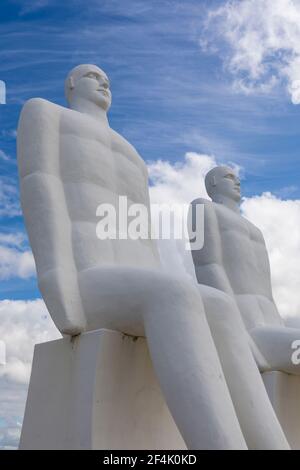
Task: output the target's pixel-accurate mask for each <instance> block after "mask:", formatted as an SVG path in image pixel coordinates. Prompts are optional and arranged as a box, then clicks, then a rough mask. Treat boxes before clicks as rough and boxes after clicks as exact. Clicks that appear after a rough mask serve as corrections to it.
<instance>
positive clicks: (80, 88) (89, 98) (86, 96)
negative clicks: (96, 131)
mask: <svg viewBox="0 0 300 470" xmlns="http://www.w3.org/2000/svg"><path fill="white" fill-rule="evenodd" d="M65 95H66V99H67V101H68V103H69V105H70V107H72V103H74V102H75V101H77V102H78V101H81V102H84V101H85V102H90V103H94V104H95V105H96V106H99V107H100V108H102V109H103V110H104V111H108V109H109V108H110V105H111V92H110V89H109V79H108V77H107V75H106V73H105V72H103V70H101V69H100V68H99V67H97V66H96V65H91V64H83V65H78V66H77V67H75V68H74V69H72V70H71V72H69V74H68V76H67V78H66V81H65Z"/></svg>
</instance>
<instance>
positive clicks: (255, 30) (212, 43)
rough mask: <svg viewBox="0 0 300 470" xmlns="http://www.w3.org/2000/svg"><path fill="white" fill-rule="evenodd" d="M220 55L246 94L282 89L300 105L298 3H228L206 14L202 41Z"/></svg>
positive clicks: (230, 0) (270, 0)
mask: <svg viewBox="0 0 300 470" xmlns="http://www.w3.org/2000/svg"><path fill="white" fill-rule="evenodd" d="M200 45H201V47H202V49H203V50H206V51H208V52H209V51H210V52H212V53H218V54H219V55H220V56H221V57H222V58H223V60H224V64H225V67H226V68H227V69H228V70H229V71H230V72H231V74H232V75H233V77H234V82H233V85H234V87H235V88H236V89H237V90H239V91H242V92H244V93H268V92H270V91H271V90H273V89H274V87H276V86H277V85H280V84H284V85H285V86H286V88H287V91H288V93H289V94H290V97H291V101H292V103H294V104H299V103H300V1H299V0H264V1H261V0H227V1H226V2H225V4H223V5H222V6H220V7H218V8H214V9H211V10H210V11H209V12H208V15H207V18H206V21H205V27H204V30H203V34H202V36H201V39H200Z"/></svg>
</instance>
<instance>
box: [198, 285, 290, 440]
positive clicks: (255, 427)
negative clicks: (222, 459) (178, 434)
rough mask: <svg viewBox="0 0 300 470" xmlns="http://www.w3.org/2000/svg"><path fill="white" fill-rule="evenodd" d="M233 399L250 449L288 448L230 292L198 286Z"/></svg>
mask: <svg viewBox="0 0 300 470" xmlns="http://www.w3.org/2000/svg"><path fill="white" fill-rule="evenodd" d="M198 287H199V291H200V293H201V296H202V300H203V302H204V306H205V312H206V318H207V320H208V323H209V326H210V330H211V333H212V336H213V339H214V342H215V345H216V348H217V351H218V354H219V358H220V361H221V364H222V368H223V372H224V375H225V378H226V381H227V385H228V388H229V391H230V394H231V398H232V401H233V403H234V407H235V410H236V413H237V417H238V419H239V422H240V426H241V429H242V431H243V434H244V437H245V440H246V443H247V445H248V447H249V449H288V448H289V445H288V443H287V441H286V438H285V436H284V433H283V431H282V429H281V426H280V424H279V422H278V420H277V417H276V415H275V413H274V410H273V408H272V406H271V403H270V401H269V398H268V395H267V392H266V390H265V387H264V384H263V381H262V379H261V375H260V373H259V370H258V367H257V365H256V363H255V360H254V358H253V355H252V352H251V349H250V346H249V336H248V333H247V331H246V328H245V326H244V324H243V322H242V319H241V316H240V313H239V310H238V308H237V306H236V304H235V302H234V300H233V299H231V297H229V296H228V295H227V294H225V293H223V292H221V291H219V290H217V289H214V288H211V287H208V286H202V285H198Z"/></svg>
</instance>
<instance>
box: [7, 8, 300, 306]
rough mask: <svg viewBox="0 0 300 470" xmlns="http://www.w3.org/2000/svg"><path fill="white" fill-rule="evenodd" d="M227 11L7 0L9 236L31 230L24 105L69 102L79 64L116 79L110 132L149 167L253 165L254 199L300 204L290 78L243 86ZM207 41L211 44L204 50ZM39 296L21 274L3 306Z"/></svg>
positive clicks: (298, 113)
mask: <svg viewBox="0 0 300 470" xmlns="http://www.w3.org/2000/svg"><path fill="white" fill-rule="evenodd" d="M284 1H285V0H284ZM225 4H226V2H225V1H214V0H209V1H199V0H185V1H184V2H182V1H177V0H159V1H158V0H157V1H156V0H152V1H151V0H150V1H149V0H147V1H144V0H130V1H125V0H122V1H121V0H118V1H115V0H108V1H106V0H101V1H99V0H90V1H89V2H86V1H82V0H72V1H68V2H61V1H56V0H30V1H26V2H24V1H21V0H2V2H1V19H0V34H1V47H0V58H1V60H0V80H3V81H5V83H6V86H7V104H6V105H0V171H1V185H2V186H1V187H0V189H1V188H2V189H1V193H2V194H1V193H0V194H1V201H0V202H1V204H2V206H3V207H4V209H3V210H2V211H1V215H2V217H1V226H0V232H2V233H12V232H13V233H14V232H22V231H24V227H23V221H22V217H21V214H19V213H18V207H17V204H18V197H17V193H16V189H15V188H16V187H17V167H16V148H15V147H16V139H15V136H16V128H17V122H18V117H19V113H20V110H21V107H22V105H23V103H24V102H25V101H26V100H28V99H29V98H32V97H36V96H40V97H43V98H45V99H48V100H51V101H54V102H56V103H60V104H65V100H64V96H63V81H64V78H65V76H66V74H67V72H68V71H69V70H70V69H71V68H72V67H73V66H75V65H77V64H79V63H95V64H97V65H99V66H100V67H101V68H103V69H104V70H105V71H106V72H107V74H108V75H109V77H110V79H111V84H112V93H113V106H112V108H111V111H110V123H111V126H112V127H113V128H115V129H116V130H117V131H119V132H120V133H122V134H123V135H124V136H125V137H126V138H127V139H128V140H130V142H131V143H133V145H135V146H136V148H137V149H138V151H139V152H140V154H141V155H142V156H143V158H144V159H145V160H147V161H149V160H157V159H162V160H168V161H170V162H173V163H174V162H176V161H177V162H180V161H182V160H183V158H184V155H185V153H186V152H188V151H193V152H198V153H206V154H209V155H211V154H213V155H215V157H216V158H217V160H218V162H225V161H226V162H228V161H231V162H234V163H235V164H238V165H240V166H241V167H242V168H243V175H244V176H245V180H244V184H243V192H244V195H246V196H252V195H255V194H260V193H262V192H263V191H271V192H272V193H273V194H275V195H278V196H281V197H283V198H285V197H287V198H290V199H297V198H299V197H300V189H299V174H300V163H299V161H300V159H299V143H300V137H299V120H300V119H299V118H300V107H299V106H296V105H294V104H292V102H291V100H290V97H289V94H288V92H287V89H286V86H285V83H284V80H281V81H279V83H277V84H276V86H275V87H274V88H273V89H272V90H271V91H269V92H268V93H263V92H261V89H262V87H261V89H259V88H257V92H256V93H248V92H247V93H243V92H242V91H241V90H237V89H236V87H234V86H233V81H234V78H233V75H232V70H231V71H230V69H229V68H228V67H227V66H226V60H227V59H228V54H230V45H227V47H225V48H224V47H223V46H224V44H222V41H223V42H224V39H222V37H221V38H220V37H218V36H217V35H216V37H213V38H212V32H211V31H210V30H209V29H207V24H206V23H205V22H206V20H207V17H208V15H209V12H210V11H213V10H216V9H217V8H220V7H222V6H224V5H225ZM207 41H208V42H209V41H210V43H211V47H203V44H204V43H206V42H207ZM227 62H228V60H227ZM241 73H246V72H245V71H244V70H241ZM262 80H263V78H262ZM256 85H257V83H256ZM187 184H188V182H187ZM24 247H26V241H25V242H24V243H23V249H24ZM37 296H39V293H38V291H37V288H36V282H35V279H34V278H29V279H28V278H27V279H22V278H20V277H17V276H16V277H13V276H12V277H10V279H8V280H3V282H2V283H1V288H0V299H5V298H9V299H30V298H36V297H37Z"/></svg>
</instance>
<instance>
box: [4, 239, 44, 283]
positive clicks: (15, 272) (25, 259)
mask: <svg viewBox="0 0 300 470" xmlns="http://www.w3.org/2000/svg"><path fill="white" fill-rule="evenodd" d="M25 240H26V237H25V235H24V234H23V233H15V234H11V233H10V234H7V233H0V280H7V279H11V278H13V277H19V278H21V279H27V278H29V277H32V276H34V275H35V272H36V271H35V263H34V259H33V255H32V253H31V251H30V250H28V249H26V248H25V247H24V242H25Z"/></svg>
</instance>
